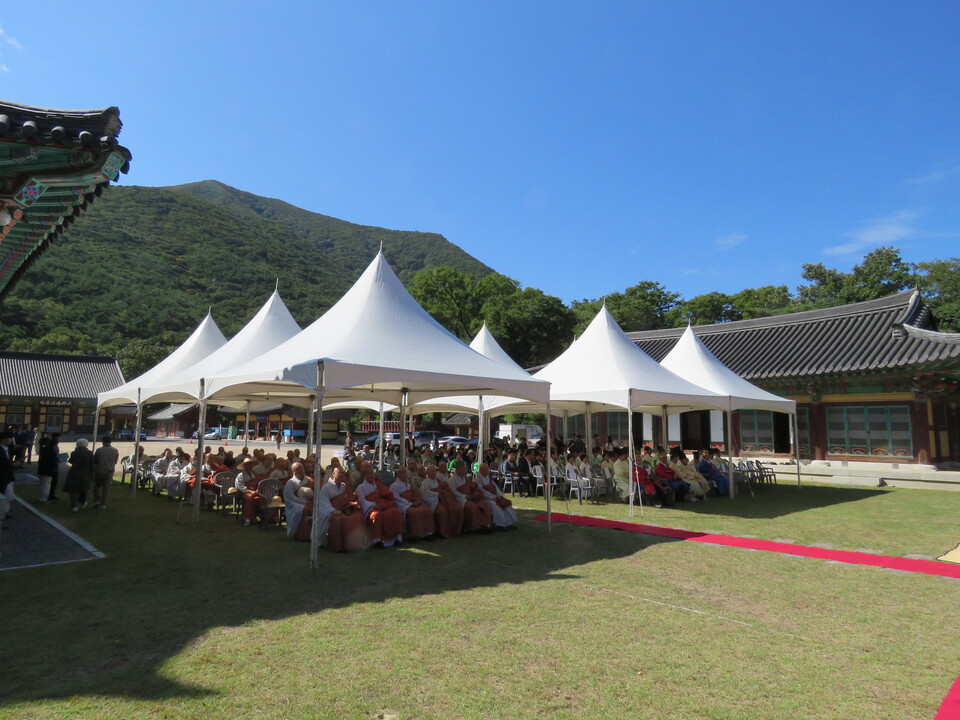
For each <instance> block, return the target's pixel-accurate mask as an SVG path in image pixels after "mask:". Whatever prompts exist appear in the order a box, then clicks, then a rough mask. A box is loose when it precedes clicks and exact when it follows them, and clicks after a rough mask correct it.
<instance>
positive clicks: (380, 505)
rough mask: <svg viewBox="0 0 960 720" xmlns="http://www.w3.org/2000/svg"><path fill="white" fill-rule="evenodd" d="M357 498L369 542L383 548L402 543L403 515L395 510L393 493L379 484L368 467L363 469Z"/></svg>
mask: <svg viewBox="0 0 960 720" xmlns="http://www.w3.org/2000/svg"><path fill="white" fill-rule="evenodd" d="M357 496H358V497H359V498H360V509H361V510H363V514H364V516H365V517H366V519H367V533H368V536H369V538H370V541H371V542H373V543H375V544H379V545H381V546H383V547H390V546H392V545H393V544H394V543H397V542H401V543H402V542H403V513H401V512H400V511H399V510H398V509H397V502H396V500H395V499H394V497H393V493H392V492H390V490H389V489H387V488H386V487H385V486H384V484H383V483H382V482H380V478H378V477H377V476H376V475H374V472H373V468H372V467H370V466H369V465H365V466H364V468H363V482H362V483H360V486H359V487H358V488H357Z"/></svg>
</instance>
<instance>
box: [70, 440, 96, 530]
mask: <svg viewBox="0 0 960 720" xmlns="http://www.w3.org/2000/svg"><path fill="white" fill-rule="evenodd" d="M89 444H90V441H89V440H87V439H86V438H80V439H79V440H77V447H76V449H74V451H73V452H72V453H70V460H69V462H70V471H69V472H68V473H67V479H66V480H64V481H63V489H64V490H66V491H67V492H68V493H70V509H71V510H72V511H73V512H77V511H78V510H80V508H84V507H86V506H87V490H89V489H90V483H91V482H93V453H92V452H90V448H88V447H87V446H88V445H89Z"/></svg>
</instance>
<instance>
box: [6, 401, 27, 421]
mask: <svg viewBox="0 0 960 720" xmlns="http://www.w3.org/2000/svg"><path fill="white" fill-rule="evenodd" d="M23 416H24V409H23V405H7V417H6V420H5V424H7V425H17V426H20V425H23Z"/></svg>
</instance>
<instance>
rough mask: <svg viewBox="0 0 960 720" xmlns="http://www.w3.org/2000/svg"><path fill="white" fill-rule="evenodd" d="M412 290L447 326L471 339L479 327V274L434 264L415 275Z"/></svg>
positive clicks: (411, 283) (414, 295) (458, 335)
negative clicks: (434, 265)
mask: <svg viewBox="0 0 960 720" xmlns="http://www.w3.org/2000/svg"><path fill="white" fill-rule="evenodd" d="M408 289H409V291H410V294H411V295H413V297H414V298H415V299H416V300H417V302H419V303H420V305H422V306H423V308H424V310H426V311H427V312H428V313H430V314H431V315H432V316H433V317H434V319H435V320H436V321H437V322H438V323H440V324H441V325H443V326H444V327H445V328H446V329H447V330H449V331H450V332H452V333H453V334H454V335H456V336H457V337H459V338H460V339H461V340H463V341H465V342H470V339H471V338H472V337H473V335H474V333H476V331H477V330H478V329H479V328H480V322H479V318H480V309H481V307H482V305H483V303H482V301H481V299H480V297H479V296H478V295H477V292H476V290H477V276H476V275H474V274H472V273H465V272H461V271H459V270H454V269H453V268H451V267H432V268H426V269H424V270H421V271H420V272H418V273H417V274H416V275H414V276H413V280H412V281H411V282H410V287H409V288H408Z"/></svg>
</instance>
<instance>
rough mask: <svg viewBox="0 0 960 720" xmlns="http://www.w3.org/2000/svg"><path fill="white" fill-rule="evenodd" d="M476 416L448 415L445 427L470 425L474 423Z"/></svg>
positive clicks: (444, 421) (444, 419)
mask: <svg viewBox="0 0 960 720" xmlns="http://www.w3.org/2000/svg"><path fill="white" fill-rule="evenodd" d="M475 418H476V415H468V414H467V413H453V414H451V415H447V416H446V417H445V418H443V421H442V424H443V425H470V424H471V423H473V422H474V419H475Z"/></svg>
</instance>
